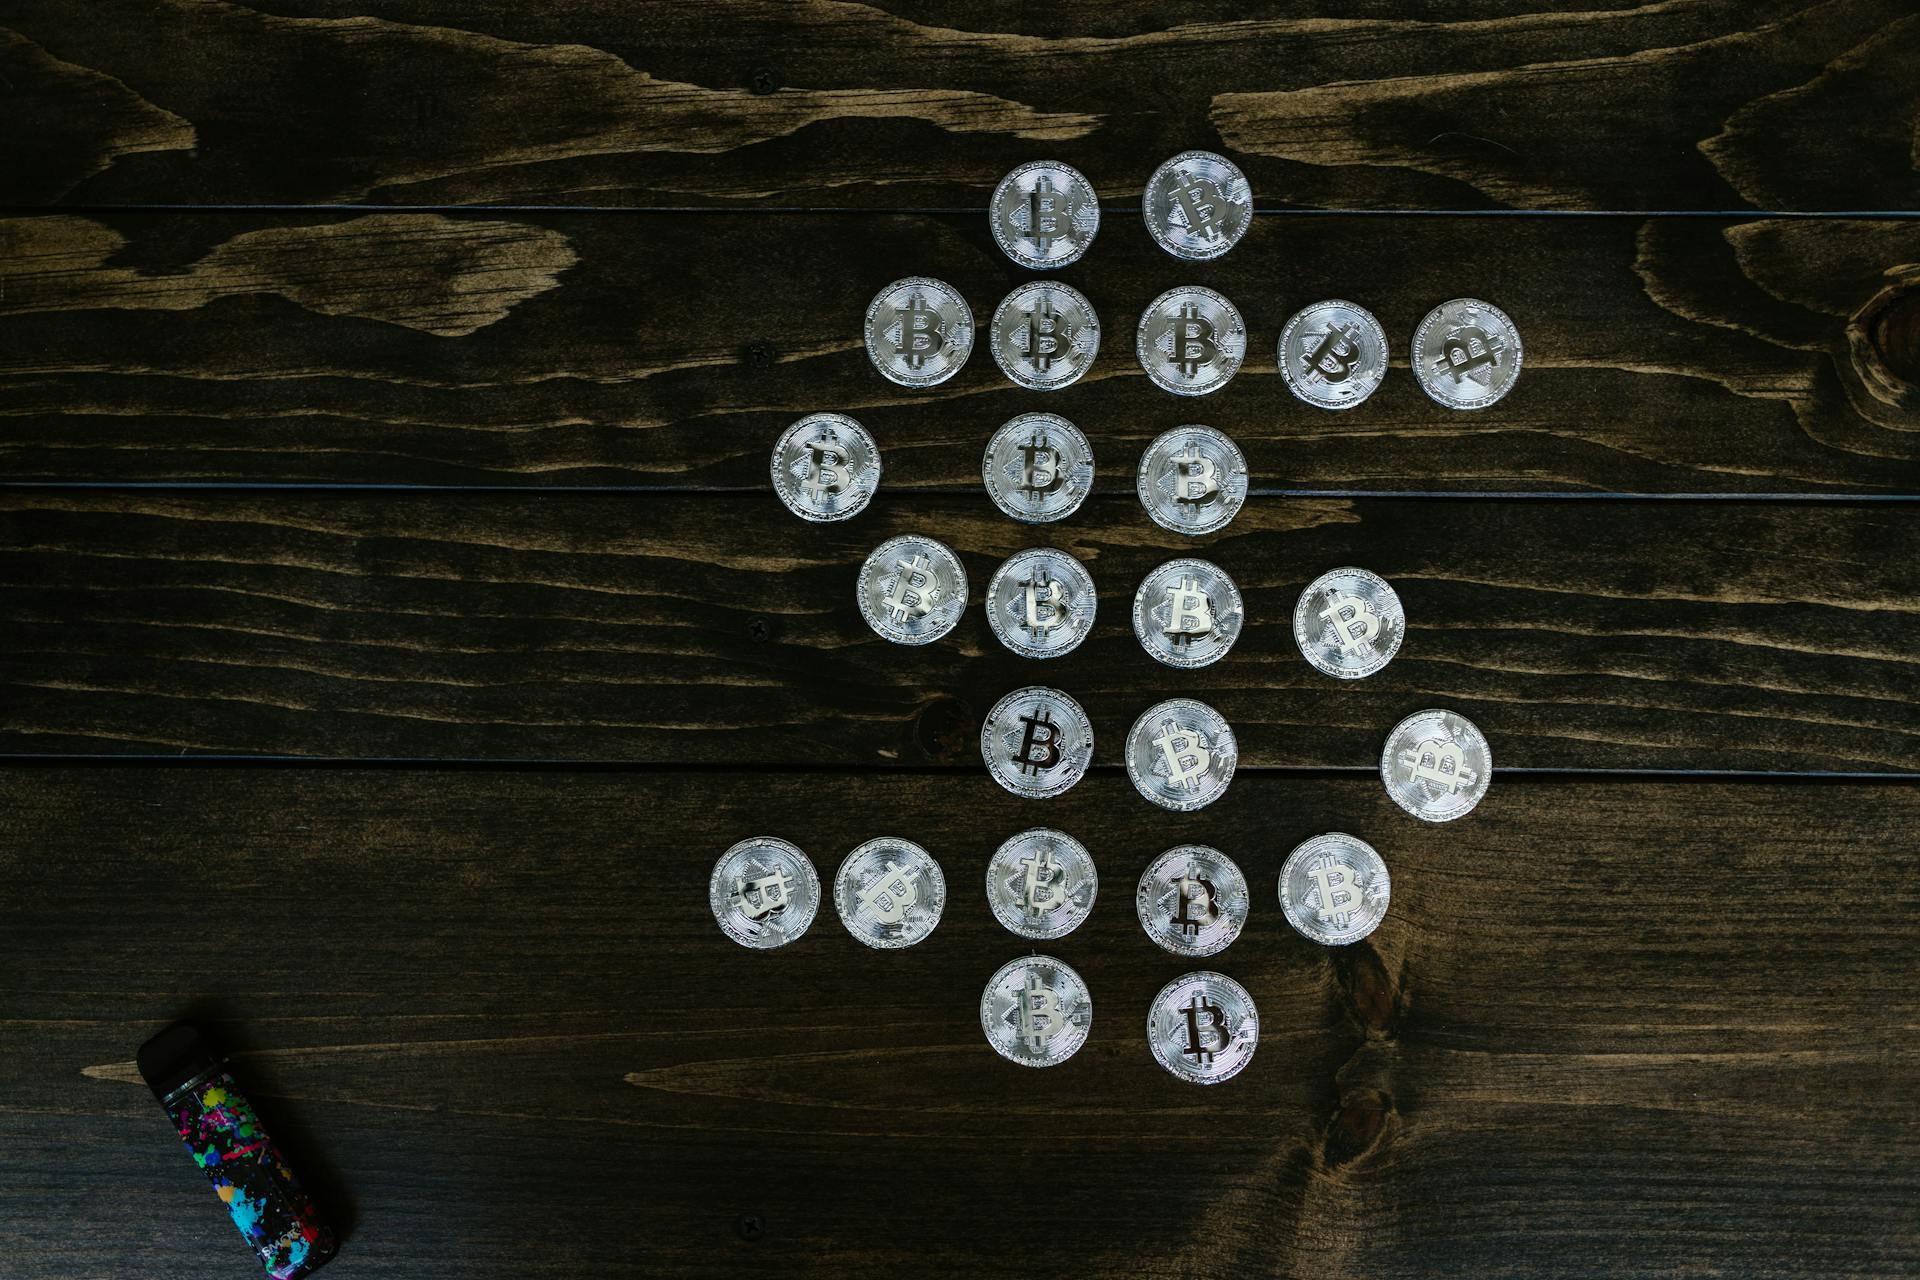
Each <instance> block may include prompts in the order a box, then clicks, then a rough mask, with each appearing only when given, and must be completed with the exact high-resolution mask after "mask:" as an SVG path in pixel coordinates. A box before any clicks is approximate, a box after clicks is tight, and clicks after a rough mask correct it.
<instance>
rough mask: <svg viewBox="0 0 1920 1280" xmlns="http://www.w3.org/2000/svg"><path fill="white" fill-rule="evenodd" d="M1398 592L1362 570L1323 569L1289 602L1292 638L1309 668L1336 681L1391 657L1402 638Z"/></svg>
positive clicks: (1403, 619)
mask: <svg viewBox="0 0 1920 1280" xmlns="http://www.w3.org/2000/svg"><path fill="white" fill-rule="evenodd" d="M1406 632H1407V616H1406V614H1405V613H1404V612H1403V611H1402V610H1401V608H1400V595H1399V593H1398V592H1396V591H1395V590H1394V589H1393V588H1392V587H1391V586H1389V585H1388V583H1387V580H1386V579H1385V578H1382V577H1381V576H1380V575H1378V574H1375V573H1368V572H1367V571H1366V570H1365V569H1355V568H1353V567H1352V566H1350V565H1349V566H1346V567H1343V568H1339V569H1329V570H1327V571H1326V572H1325V573H1323V574H1321V575H1320V576H1319V577H1317V578H1315V579H1314V580H1313V581H1312V582H1311V583H1309V584H1308V585H1307V589H1306V590H1305V591H1302V592H1301V593H1300V599H1299V601H1298V602H1297V603H1296V604H1295V605H1294V606H1293V642H1294V643H1295V644H1297V645H1299V646H1300V652H1301V654H1302V655H1304V656H1305V658H1306V660H1307V661H1308V662H1310V663H1312V664H1313V668H1314V670H1316V671H1318V672H1320V673H1322V674H1323V675H1329V676H1335V677H1337V678H1339V679H1341V680H1359V679H1361V678H1363V677H1365V676H1370V675H1372V674H1373V673H1374V672H1376V671H1378V670H1380V668H1382V667H1384V666H1386V665H1387V664H1388V663H1389V662H1391V661H1393V655H1394V654H1396V653H1398V652H1400V641H1401V640H1402V639H1403V638H1404V637H1405V636H1406Z"/></svg>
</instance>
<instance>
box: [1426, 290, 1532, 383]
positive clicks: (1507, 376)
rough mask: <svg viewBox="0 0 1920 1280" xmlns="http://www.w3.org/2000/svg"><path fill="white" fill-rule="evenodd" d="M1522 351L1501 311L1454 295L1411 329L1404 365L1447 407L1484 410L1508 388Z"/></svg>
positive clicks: (1517, 334)
mask: <svg viewBox="0 0 1920 1280" xmlns="http://www.w3.org/2000/svg"><path fill="white" fill-rule="evenodd" d="M1523 355H1524V353H1523V352H1522V351H1521V349H1520V331H1519V330H1518V329H1516V328H1514V326H1513V321H1512V320H1511V319H1509V318H1508V316H1507V313H1506V312H1504V311H1502V310H1501V309H1500V308H1498V307H1496V306H1494V305H1493V304H1492V303H1490V302H1482V301H1480V299H1478V298H1455V299H1454V300H1453V301H1451V302H1443V303H1441V304H1440V305H1439V306H1437V307H1435V308H1434V309H1433V310H1432V311H1429V312H1428V313H1427V318H1426V319H1425V320H1422V321H1421V322H1420V327H1419V328H1418V329H1415V330H1414V331H1413V347H1412V349H1411V350H1410V351H1408V352H1407V363H1408V364H1410V365H1412V366H1413V376H1414V378H1415V379H1416V380H1418V381H1419V383H1420V389H1421V390H1422V391H1425V392H1426V393H1427V394H1428V395H1429V396H1431V397H1432V398H1433V401H1434V403H1435V404H1443V405H1445V406H1446V407H1447V408H1449V409H1484V408H1486V407H1487V406H1488V405H1490V404H1492V403H1493V402H1494V401H1496V400H1498V399H1499V398H1500V397H1501V396H1504V395H1506V394H1507V392H1509V391H1511V390H1513V384H1514V381H1515V379H1517V378H1519V376H1520V364H1521V359H1522V356H1523Z"/></svg>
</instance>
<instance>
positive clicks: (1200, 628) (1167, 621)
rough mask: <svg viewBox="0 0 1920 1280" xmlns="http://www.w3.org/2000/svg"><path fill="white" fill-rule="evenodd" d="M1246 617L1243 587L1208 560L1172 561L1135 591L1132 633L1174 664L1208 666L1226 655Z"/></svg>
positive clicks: (1143, 645) (1160, 658) (1156, 656)
mask: <svg viewBox="0 0 1920 1280" xmlns="http://www.w3.org/2000/svg"><path fill="white" fill-rule="evenodd" d="M1244 616H1245V615H1244V612H1243V610H1242V607H1241V603H1240V588H1238V587H1236V586H1234V585H1233V579H1232V578H1229V577H1228V576H1227V574H1226V571H1225V570H1224V569H1222V568H1220V567H1219V566H1218V565H1215V564H1209V563H1208V562H1207V561H1205V560H1169V561H1167V562H1166V563H1165V564H1163V565H1161V566H1160V567H1159V568H1158V569H1155V570H1154V571H1153V572H1152V573H1150V574H1148V575H1147V576H1146V577H1145V578H1144V579H1142V580H1141V583H1140V589H1139V590H1138V591H1136V592H1134V595H1133V634H1134V635H1136V636H1138V637H1139V639H1140V647H1141V648H1143V649H1145V650H1146V651H1147V652H1148V653H1150V654H1152V655H1153V657H1154V659H1155V660H1156V661H1158V662H1164V663H1166V664H1167V665H1168V666H1170V667H1188V668H1191V667H1205V666H1209V665H1211V664H1213V663H1215V662H1218V661H1220V659H1222V658H1224V657H1226V656H1227V651H1228V650H1229V649H1231V648H1233V642H1234V641H1235V640H1238V639H1239V638H1240V624H1241V621H1242V620H1243V618H1244Z"/></svg>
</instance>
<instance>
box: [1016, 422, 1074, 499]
mask: <svg viewBox="0 0 1920 1280" xmlns="http://www.w3.org/2000/svg"><path fill="white" fill-rule="evenodd" d="M1020 452H1021V453H1022V454H1023V455H1024V456H1025V457H1026V465H1025V466H1024V467H1022V468H1021V471H1022V473H1023V474H1024V475H1025V478H1026V479H1025V483H1023V484H1022V485H1021V486H1020V487H1021V488H1022V489H1025V490H1026V491H1027V492H1028V493H1030V494H1032V495H1033V496H1034V497H1036V498H1042V497H1045V496H1046V495H1047V494H1049V493H1052V492H1054V491H1055V490H1057V489H1058V488H1059V487H1060V486H1061V485H1063V484H1065V483H1066V482H1067V477H1066V476H1065V475H1063V474H1062V473H1061V471H1060V451H1059V450H1058V449H1055V448H1054V447H1053V446H1051V445H1049V444H1047V443H1046V441H1045V440H1044V438H1043V437H1040V436H1035V437H1034V438H1033V440H1032V441H1031V442H1030V443H1028V444H1023V445H1021V446H1020Z"/></svg>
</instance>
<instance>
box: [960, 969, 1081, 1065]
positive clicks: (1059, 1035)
mask: <svg viewBox="0 0 1920 1280" xmlns="http://www.w3.org/2000/svg"><path fill="white" fill-rule="evenodd" d="M1092 1026H1093V997H1092V996H1090V995H1088V994H1087V984H1086V983H1085V982H1084V981H1082V980H1081V977H1080V975H1079V974H1077V973H1075V972H1074V971H1073V969H1072V967H1071V966H1069V965H1067V964H1064V963H1062V962H1061V961H1059V960H1055V959H1054V958H1053V957H1052V956H1022V957H1021V958H1020V959H1018V960H1009V961H1008V962H1007V963H1006V964H1003V965H1001V966H1000V968H999V969H998V970H996V971H995V973H994V975H993V976H992V977H991V978H989V979H987V987H986V990H984V991H982V992H981V993H980V1029H981V1030H982V1031H984V1032H986V1034H987V1043H988V1044H990V1045H992V1046H993V1048H994V1052H996V1053H998V1054H999V1055H1000V1056H1001V1057H1003V1058H1005V1059H1006V1060H1007V1061H1009V1062H1017V1063H1019V1064H1020V1065H1021V1066H1023V1067H1056V1066H1059V1065H1060V1064H1061V1063H1063V1062H1065V1061H1066V1060H1067V1059H1068V1058H1071V1057H1072V1056H1073V1055H1074V1054H1075V1053H1078V1052H1079V1050H1080V1046H1081V1045H1083V1044H1085V1043H1086V1042H1087V1031H1088V1030H1089V1029H1090V1028H1091V1027H1092Z"/></svg>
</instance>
